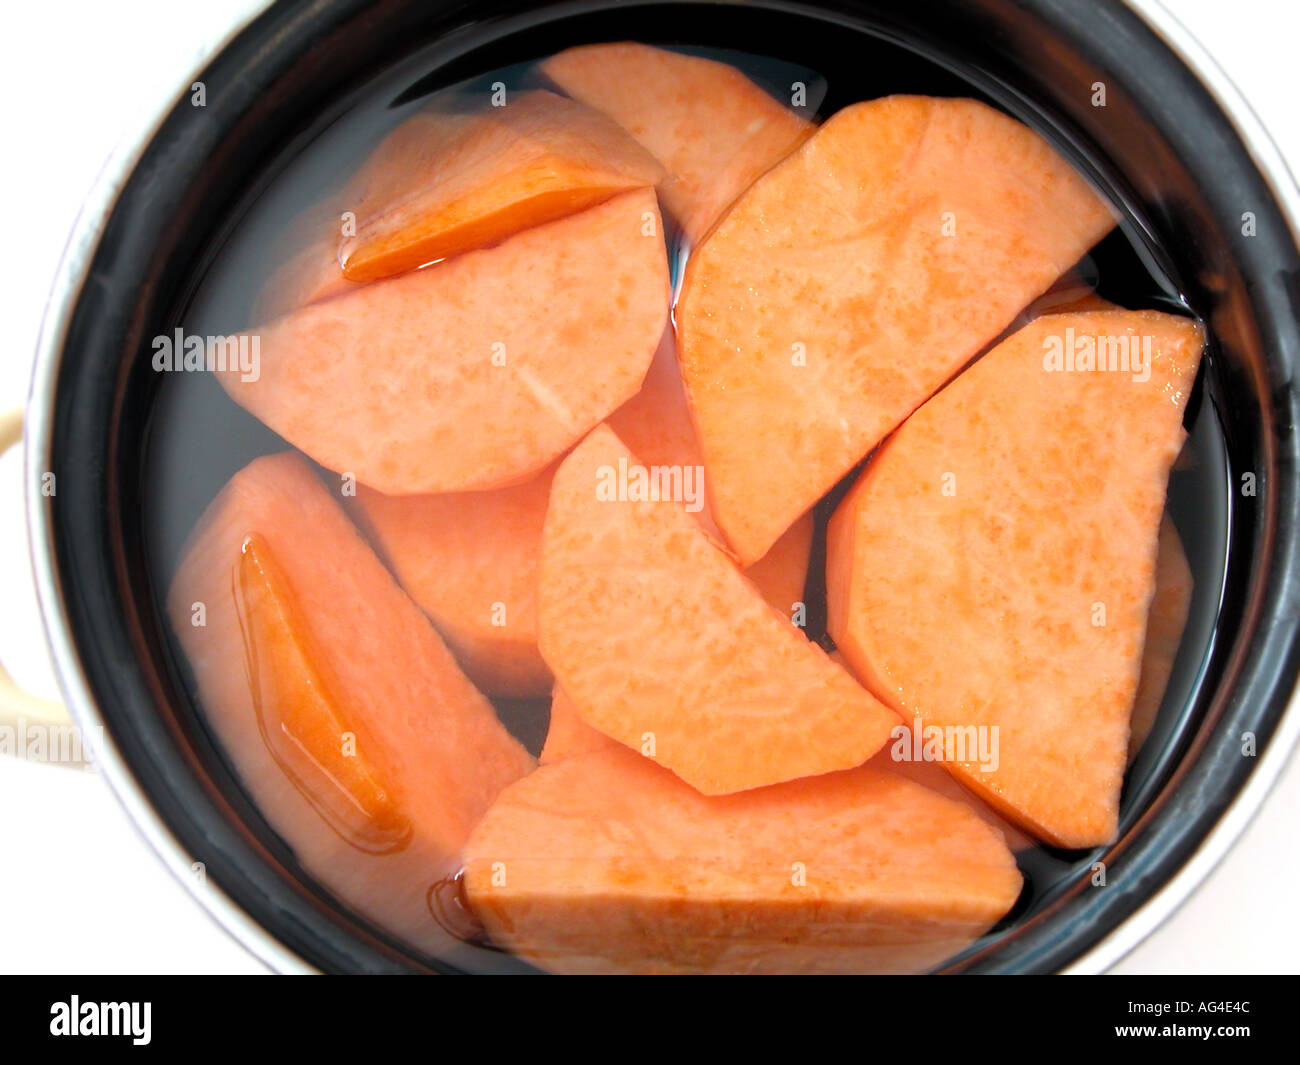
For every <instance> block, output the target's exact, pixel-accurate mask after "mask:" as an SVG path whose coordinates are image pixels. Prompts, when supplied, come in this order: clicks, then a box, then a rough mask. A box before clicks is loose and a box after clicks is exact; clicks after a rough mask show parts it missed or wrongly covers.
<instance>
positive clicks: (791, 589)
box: [606, 329, 814, 617]
mask: <svg viewBox="0 0 1300 1065" xmlns="http://www.w3.org/2000/svg"><path fill="white" fill-rule="evenodd" d="M606 424H608V425H609V427H610V428H611V429H613V430H614V432H615V434H616V435H617V436H618V438H619V439H620V440H622V441H623V443H624V444H626V445H627V447H628V449H629V450H630V451H631V452H632V454H634V455H636V456H637V457H638V458H639V459H640V460H641V461H642V462H644V463H645V464H647V465H650V466H676V467H679V468H681V469H683V470H685V469H687V468H694V469H697V470H699V471H702V472H703V477H702V478H699V479H698V480H697V487H698V488H699V489H700V490H701V497H700V500H699V504H700V509H699V510H697V511H694V513H695V516H696V518H698V519H699V521H700V524H701V525H703V526H704V528H705V530H706V531H707V532H708V533H709V535H710V536H712V537H713V538H714V539H715V540H718V541H721V540H722V532H721V530H719V529H718V526H717V523H716V522H715V521H714V520H713V514H712V512H711V511H710V509H709V506H708V499H707V481H708V470H707V469H706V468H705V466H704V455H703V453H702V452H701V451H700V440H699V437H698V435H696V432H695V425H694V423H693V422H692V421H691V409H690V404H689V403H688V402H687V400H686V389H685V388H684V387H683V386H682V377H681V373H680V371H679V370H678V368H677V346H676V343H675V340H674V335H673V331H672V330H671V329H669V330H667V331H665V333H664V339H663V341H662V343H661V344H660V346H659V350H658V351H657V352H656V353H655V358H654V361H653V362H652V363H651V364H650V370H649V372H648V373H647V374H646V376H645V381H644V382H643V383H642V385H641V390H640V391H639V392H637V394H636V395H635V396H633V397H632V398H631V399H629V400H628V401H627V402H626V403H624V404H623V405H622V406H621V407H619V408H618V410H616V411H615V412H614V413H613V414H611V415H610V416H609V419H608V421H607V423H606ZM813 524H814V523H813V516H812V513H811V511H810V512H809V513H807V514H805V515H804V516H803V517H802V518H800V519H799V520H798V521H796V522H795V523H794V524H793V525H791V526H790V528H789V529H787V530H786V531H785V533H784V534H782V536H781V538H780V539H779V540H777V542H776V543H775V544H773V545H772V548H771V550H769V551H768V552H767V554H766V555H764V556H763V557H762V558H760V559H759V560H758V561H757V562H755V563H753V564H752V565H751V566H749V567H748V568H747V569H746V570H745V576H747V577H748V578H749V579H750V580H751V581H753V582H754V583H755V584H756V585H758V589H759V591H761V592H762V593H763V598H764V599H766V600H767V601H768V602H769V603H771V604H772V605H773V606H774V607H776V609H777V610H779V611H781V613H783V614H785V615H786V616H787V617H789V616H790V615H791V611H792V607H793V606H794V604H795V603H796V602H798V601H800V600H801V599H802V598H803V589H804V584H805V583H806V581H807V577H808V559H809V556H810V555H811V553H812V540H813Z"/></svg>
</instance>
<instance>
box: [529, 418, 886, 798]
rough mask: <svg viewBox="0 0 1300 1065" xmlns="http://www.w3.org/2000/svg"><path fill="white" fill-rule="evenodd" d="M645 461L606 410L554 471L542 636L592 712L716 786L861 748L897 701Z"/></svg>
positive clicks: (733, 786)
mask: <svg viewBox="0 0 1300 1065" xmlns="http://www.w3.org/2000/svg"><path fill="white" fill-rule="evenodd" d="M638 471H640V473H641V474H644V473H647V472H648V468H647V467H644V466H641V464H640V463H638V461H637V459H636V457H635V456H634V455H632V453H631V452H630V451H628V449H627V448H626V447H625V446H624V445H623V444H622V442H621V441H620V440H619V439H618V437H617V436H616V435H615V434H614V433H613V431H612V430H610V429H609V428H608V427H606V426H600V427H599V428H597V429H595V430H594V431H593V432H592V433H591V434H590V435H589V436H588V437H587V438H586V440H584V441H583V442H582V443H581V444H579V445H578V447H577V448H575V449H574V450H573V452H572V453H571V454H570V455H568V457H566V458H565V459H564V461H563V462H561V464H560V468H559V470H558V471H557V472H556V474H555V478H554V480H553V481H552V483H551V500H550V506H549V508H548V510H547V513H546V524H545V528H544V532H543V539H542V562H541V568H540V571H539V579H538V645H539V647H540V648H541V652H542V657H543V658H544V659H545V660H546V662H547V664H548V665H549V666H550V667H551V671H552V672H553V673H554V674H555V678H556V682H557V684H559V686H560V687H561V688H563V689H564V691H565V693H566V694H567V695H568V696H569V697H570V698H571V699H572V700H573V702H574V705H575V706H576V707H577V710H578V713H579V715H580V716H581V717H582V719H583V720H584V721H585V722H586V723H587V724H589V725H592V726H593V727H595V728H597V729H599V730H600V731H602V732H604V733H605V734H607V735H609V736H611V737H612V738H614V739H616V740H618V741H619V742H620V743H623V744H625V745H626V746H629V747H632V748H634V749H636V750H639V751H641V752H642V753H643V754H645V755H647V756H648V757H651V758H653V759H654V760H655V761H657V762H659V763H661V764H663V765H665V766H667V767H668V768H670V769H672V770H673V772H675V773H677V774H678V775H679V776H680V777H682V779H684V780H686V781H687V782H688V783H690V784H691V785H693V786H694V787H696V788H698V789H699V790H700V791H702V792H705V793H707V794H721V793H727V792H733V791H740V790H743V789H746V788H756V787H761V786H763V785H765V784H773V783H777V782H779V781H782V780H790V779H793V778H795V777H801V776H808V775H810V774H814V773H827V772H830V771H832V770H835V769H845V768H848V767H851V766H855V765H859V764H861V763H862V762H864V761H865V760H866V759H867V758H868V757H870V756H871V755H872V754H873V753H875V751H876V750H878V749H879V748H880V746H881V745H882V744H884V742H885V740H886V739H887V737H888V735H889V730H890V727H891V726H892V725H893V724H895V723H896V721H897V717H896V716H895V715H894V713H893V712H892V711H890V710H888V709H887V708H886V707H884V706H883V705H881V704H880V703H879V702H878V701H877V700H876V699H874V698H872V697H871V696H870V695H868V694H867V692H866V691H864V690H863V689H862V688H861V687H860V686H859V685H858V684H857V682H856V681H854V680H853V679H852V677H850V676H849V674H848V673H846V672H845V671H844V670H843V669H841V668H840V667H839V666H837V665H836V664H835V663H833V662H831V661H830V660H829V659H828V658H827V657H826V655H825V653H824V652H823V651H822V650H821V649H820V648H819V647H817V646H816V645H815V644H813V643H811V642H810V641H808V640H807V639H805V638H804V636H803V635H802V633H800V632H799V631H798V630H796V629H795V628H794V627H793V626H791V625H790V624H789V622H788V620H787V619H786V618H784V617H783V616H781V615H779V614H778V613H777V612H776V611H774V610H773V608H772V607H771V606H769V605H768V604H767V603H766V602H764V600H763V598H762V596H761V595H760V593H759V592H758V590H757V589H756V588H755V586H754V585H753V584H752V583H750V582H749V581H748V580H746V579H745V577H744V575H743V574H742V573H741V572H740V571H739V570H738V569H737V568H736V566H735V564H734V563H733V562H732V560H731V559H730V558H728V557H727V555H726V554H725V553H723V552H722V551H721V550H719V549H718V548H717V547H715V546H714V545H713V544H712V543H711V542H710V541H709V539H708V537H707V535H706V534H705V533H704V531H703V530H702V529H701V528H700V526H699V524H698V523H697V522H695V521H694V520H693V519H692V517H691V516H690V515H689V514H688V513H687V512H686V510H685V509H684V508H683V507H682V505H681V504H680V503H677V502H673V501H672V500H671V498H668V499H667V500H663V497H664V496H667V495H669V493H668V492H666V491H662V490H661V491H659V492H658V495H659V496H660V498H661V501H654V500H653V499H652V498H640V497H639V495H638V494H637V493H636V492H635V491H634V490H633V485H634V483H636V481H637V479H638V476H639V474H638ZM642 483H644V481H643V482H642ZM656 483H660V482H656Z"/></svg>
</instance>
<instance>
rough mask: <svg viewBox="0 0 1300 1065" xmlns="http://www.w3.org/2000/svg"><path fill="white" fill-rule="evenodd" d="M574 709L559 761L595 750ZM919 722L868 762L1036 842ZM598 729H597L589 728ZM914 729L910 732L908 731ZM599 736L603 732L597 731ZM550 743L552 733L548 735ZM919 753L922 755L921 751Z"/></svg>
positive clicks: (1010, 837) (897, 733)
mask: <svg viewBox="0 0 1300 1065" xmlns="http://www.w3.org/2000/svg"><path fill="white" fill-rule="evenodd" d="M830 657H831V659H832V661H835V662H838V663H839V664H840V665H842V666H843V667H844V668H845V669H847V670H848V671H849V672H850V673H851V672H853V667H852V666H851V665H849V663H848V662H847V661H845V659H844V656H843V655H842V654H841V653H840V652H839V651H832V652H831V653H830ZM570 713H571V711H570V710H569V708H568V707H567V706H566V707H564V708H562V709H561V711H560V715H561V725H560V729H559V733H558V736H557V742H556V744H555V747H554V750H553V751H552V754H551V757H550V758H549V760H551V761H554V760H556V755H557V754H558V755H568V754H570V753H574V754H576V753H579V752H580V750H582V749H584V748H586V749H592V748H593V746H594V745H593V744H592V743H591V741H590V737H588V736H587V735H586V734H584V733H581V732H579V731H578V730H577V729H574V728H572V727H571V726H570V718H569V714H570ZM551 718H552V720H554V718H555V710H554V706H552V710H551ZM917 724H918V723H917V722H915V721H913V722H909V723H906V724H899V725H895V726H894V731H893V733H892V734H891V736H890V740H889V742H888V743H887V744H885V746H884V748H883V749H882V750H881V751H880V752H879V753H878V754H876V756H875V757H874V758H872V759H871V760H870V761H869V762H867V765H870V766H875V767H876V768H877V769H881V770H885V771H888V772H893V773H897V774H898V775H899V776H903V777H906V778H907V779H908V780H913V781H915V782H916V783H918V784H920V785H921V786H922V787H924V788H929V789H930V790H931V791H933V792H937V793H938V794H940V795H942V796H944V797H945V798H948V799H952V800H953V801H954V802H960V803H964V804H965V805H967V806H969V807H970V808H971V809H972V810H974V811H975V813H976V814H978V815H979V817H980V818H981V819H982V820H984V821H987V822H988V823H989V824H990V825H992V826H993V827H994V828H996V829H997V830H998V831H999V832H1001V833H1002V838H1003V839H1005V840H1006V841H1007V846H1008V847H1010V848H1011V849H1012V850H1013V851H1016V852H1017V853H1019V852H1020V851H1022V850H1025V849H1026V848H1028V847H1032V846H1034V844H1035V842H1036V841H1035V840H1034V839H1032V838H1031V837H1029V836H1027V835H1025V833H1023V832H1021V831H1020V829H1018V828H1017V827H1016V826H1015V825H1013V824H1012V823H1011V822H1010V821H1008V820H1006V818H1004V817H1001V816H1000V815H999V814H998V813H997V812H996V811H995V810H994V809H993V808H992V807H991V806H989V804H988V803H986V802H984V800H982V799H980V798H978V797H977V796H976V795H974V794H972V793H971V792H969V791H967V790H966V789H965V788H963V787H962V786H961V785H960V784H959V783H957V779H956V778H955V777H954V776H953V775H952V774H951V773H949V772H948V770H946V769H945V768H944V767H943V763H942V762H938V761H927V760H926V759H925V758H924V747H925V744H924V736H923V735H922V736H921V737H919V738H918V737H917V736H916V728H917ZM589 731H591V732H595V730H594V729H592V730H589ZM909 731H910V732H911V735H906V733H908V732H909ZM596 735H598V736H599V735H600V733H596ZM547 744H548V745H549V744H550V734H549V733H548V734H547ZM918 752H920V754H918ZM547 760H548V758H547V752H546V751H545V750H543V751H542V757H541V758H539V759H538V761H539V762H545V761H547Z"/></svg>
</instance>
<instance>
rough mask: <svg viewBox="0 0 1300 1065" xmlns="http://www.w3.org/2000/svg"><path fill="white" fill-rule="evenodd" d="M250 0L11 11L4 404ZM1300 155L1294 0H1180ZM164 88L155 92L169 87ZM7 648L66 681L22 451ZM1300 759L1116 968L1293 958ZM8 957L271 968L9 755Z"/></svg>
mask: <svg viewBox="0 0 1300 1065" xmlns="http://www.w3.org/2000/svg"><path fill="white" fill-rule="evenodd" d="M1077 2H1079V3H1086V2H1087V0H1077ZM240 6H241V2H240V0H202V2H198V0H115V2H114V3H111V4H106V3H103V2H101V0H44V2H42V3H37V4H30V3H29V4H20V5H19V4H15V5H10V6H9V8H8V9H7V11H6V26H5V30H6V40H7V42H8V47H7V48H6V50H5V62H4V63H3V64H0V101H3V104H0V107H2V108H3V118H4V126H3V130H4V158H5V165H4V166H3V167H0V213H2V214H3V220H4V225H3V232H4V234H5V237H6V241H5V243H4V245H3V248H2V250H0V299H2V300H3V309H4V318H3V320H4V321H5V322H6V323H8V324H7V326H6V330H7V333H6V335H5V336H4V339H5V342H6V343H5V346H4V349H3V350H2V351H0V408H3V407H7V406H15V405H18V404H19V403H20V402H21V401H22V399H23V398H24V396H25V394H26V389H27V378H28V373H29V361H30V358H31V352H32V351H33V349H34V346H35V343H36V336H37V331H38V327H39V323H40V316H41V312H42V308H43V305H44V301H45V296H46V292H47V289H48V286H49V282H50V278H51V277H52V275H53V273H54V270H55V266H56V264H57V261H58V258H59V255H60V253H61V251H62V246H63V242H64V239H65V237H66V235H67V233H68V231H69V229H70V227H71V225H72V222H73V220H74V218H75V216H76V212H77V210H78V207H79V205H80V202H81V199H82V196H83V195H84V193H85V191H86V189H87V188H88V187H89V185H90V184H91V182H92V181H93V179H94V177H95V175H96V173H97V171H98V169H99V167H100V165H101V162H102V161H103V159H104V158H105V156H106V155H107V154H108V152H109V151H110V150H111V149H112V148H113V146H114V144H115V143H116V141H117V139H118V136H119V135H120V134H121V133H122V132H124V131H125V130H126V129H127V128H128V126H130V125H131V122H132V119H133V117H135V116H138V115H139V114H140V113H141V109H142V108H152V107H153V105H154V101H156V100H157V99H159V98H162V97H166V96H167V95H170V94H171V93H172V92H174V91H175V90H177V89H178V88H179V87H180V85H181V83H182V79H183V78H184V77H185V74H186V73H187V72H188V71H189V70H190V69H191V67H192V66H193V60H194V58H195V57H196V55H197V54H198V51H199V49H200V46H201V43H202V42H203V41H204V40H205V39H206V38H208V37H209V36H211V35H212V34H214V33H219V32H220V31H221V29H222V28H223V27H225V26H227V25H229V22H230V19H231V16H232V12H233V11H235V10H237V9H238V8H239V7H240ZM1168 6H1169V7H1170V8H1171V9H1172V10H1173V11H1174V12H1175V13H1176V14H1177V15H1178V16H1179V17H1180V18H1181V19H1182V20H1183V21H1184V23H1185V24H1186V25H1187V26H1188V27H1189V28H1190V29H1191V30H1192V31H1193V32H1194V33H1195V34H1196V35H1197V36H1198V37H1199V38H1200V39H1201V40H1202V41H1203V42H1206V43H1207V44H1208V45H1209V47H1210V48H1211V50H1212V51H1213V52H1214V53H1215V54H1216V56H1217V57H1218V59H1219V61H1220V63H1221V64H1222V65H1223V66H1224V67H1225V68H1226V70H1227V72H1228V73H1229V75H1230V76H1231V77H1232V78H1233V79H1234V80H1235V81H1236V82H1237V84H1238V86H1239V87H1240V88H1241V89H1242V90H1243V91H1244V93H1245V94H1246V96H1247V97H1248V98H1249V99H1250V100H1251V102H1252V103H1253V105H1254V106H1255V108H1256V110H1257V111H1258V112H1259V113H1260V115H1261V117H1262V118H1263V119H1264V122H1265V124H1266V125H1267V126H1268V127H1269V128H1270V129H1271V131H1272V133H1273V135H1274V137H1275V138H1276V139H1277V140H1278V142H1279V143H1280V144H1281V146H1282V148H1283V151H1284V152H1285V153H1286V154H1287V155H1288V157H1289V159H1290V161H1291V166H1292V169H1293V170H1300V116H1298V115H1297V108H1296V89H1295V69H1294V67H1293V66H1292V62H1293V57H1292V52H1293V46H1294V41H1295V31H1296V30H1297V29H1300V18H1298V17H1297V14H1296V11H1297V8H1300V5H1297V4H1296V3H1295V2H1294V0H1232V2H1231V3H1224V2H1222V0H1168ZM160 93H161V94H162V97H160V95H159V94H160ZM0 500H2V501H3V507H2V509H0V588H2V589H3V596H2V598H0V656H2V657H3V660H4V662H5V664H6V666H7V667H8V668H9V669H10V671H11V672H13V673H14V674H15V676H17V677H18V678H19V679H20V680H21V681H23V682H25V683H26V684H27V685H28V686H29V687H30V688H31V689H33V690H35V691H37V692H39V693H43V694H48V695H51V696H53V695H54V694H55V693H56V690H57V689H56V685H55V683H54V680H53V675H52V672H51V669H50V667H49V664H48V660H47V658H46V653H45V649H44V645H43V642H42V639H41V635H40V631H39V622H38V620H37V618H38V613H37V610H36V605H35V596H34V593H33V591H32V589H31V582H30V576H29V574H28V571H27V558H26V547H25V541H24V536H23V533H22V529H21V500H20V486H19V473H18V462H17V456H16V454H14V453H11V454H10V455H8V456H6V457H5V458H4V459H3V460H0ZM1298 808H1300V763H1297V762H1295V761H1293V763H1292V765H1291V767H1290V769H1289V771H1288V773H1287V774H1286V775H1285V777H1284V778H1283V780H1282V781H1281V783H1280V784H1279V785H1278V787H1277V788H1276V789H1275V791H1274V793H1273V794H1272V796H1271V797H1270V799H1269V801H1268V803H1267V805H1266V806H1265V808H1264V810H1263V811H1262V813H1261V814H1260V816H1259V817H1258V818H1257V819H1256V821H1255V822H1254V823H1253V824H1252V826H1251V828H1250V829H1249V830H1248V832H1247V833H1246V835H1245V836H1244V837H1243V838H1242V839H1241V841H1240V842H1239V843H1238V845H1237V847H1236V848H1235V849H1234V850H1233V852H1232V853H1231V854H1230V855H1229V856H1228V858H1227V859H1226V860H1225V862H1224V863H1223V864H1222V865H1221V866H1220V868H1219V869H1218V870H1217V871H1216V872H1215V873H1214V874H1213V876H1212V877H1211V878H1210V880H1209V881H1208V882H1207V883H1206V884H1205V885H1204V886H1203V887H1202V888H1201V889H1200V890H1199V892H1198V893H1197V894H1196V895H1195V896H1194V897H1193V898H1192V899H1191V900H1190V901H1189V902H1188V903H1187V904H1186V905H1185V906H1184V907H1183V908H1182V909H1181V910H1180V911H1179V912H1178V913H1177V914H1175V915H1174V916H1173V917H1172V918H1171V919H1170V920H1169V921H1168V922H1166V924H1165V925H1164V926H1163V927H1162V928H1161V929H1160V930H1159V931H1157V932H1156V933H1155V934H1154V935H1153V936H1151V937H1150V938H1149V939H1148V940H1147V941H1146V942H1145V943H1143V944H1142V945H1141V946H1140V947H1138V948H1137V949H1136V950H1135V951H1134V952H1133V953H1132V954H1130V955H1129V956H1128V958H1126V959H1125V960H1124V961H1123V962H1122V963H1121V964H1120V966H1119V967H1118V970H1117V971H1121V972H1156V973H1180V972H1234V973H1235V972H1295V971H1296V969H1297V965H1296V954H1297V951H1298V950H1300V907H1297V906H1296V905H1295V896H1296V894H1297V890H1298V889H1300V852H1298V851H1297V848H1296V847H1295V839H1296V833H1295V820H1294V819H1295V815H1296V811H1297V809H1298ZM0 971H5V972H76V973H99V972H104V973H117V972H168V973H171V972H175V973H190V972H196V973H198V972H222V973H259V972H264V971H265V970H264V969H263V967H262V966H261V964H260V963H259V962H257V961H256V960H255V959H253V958H252V957H251V956H250V955H248V954H247V953H245V952H244V950H243V949H242V948H241V947H240V946H238V945H237V944H236V943H235V942H234V940H232V939H230V938H229V937H228V936H226V934H225V933H224V932H223V931H222V930H221V929H220V928H218V927H217V926H216V924H215V923H214V922H213V921H212V920H211V919H210V918H208V917H207V916H206V914H205V913H204V911H203V910H202V909H201V908H200V907H199V906H198V904H197V903H195V902H194V901H193V900H191V898H190V897H189V895H188V894H186V893H185V891H184V890H183V889H182V888H181V886H180V885H179V884H178V883H176V882H174V881H173V880H172V878H171V876H170V874H169V873H167V872H166V871H165V870H164V868H163V866H162V865H161V863H160V862H159V861H158V860H157V859H156V858H155V857H154V855H153V854H152V853H151V852H150V851H149V849H148V848H147V847H146V846H145V844H144V843H142V842H141V841H140V840H139V839H138V838H137V836H136V835H135V833H134V831H133V829H132V828H131V825H130V824H129V823H128V821H127V819H126V817H125V815H124V814H123V813H122V812H121V810H120V809H119V808H118V806H117V805H116V802H115V801H114V799H113V797H112V796H111V794H110V793H109V791H108V789H107V787H106V786H105V784H104V783H103V782H102V781H101V780H100V779H99V778H98V777H97V776H95V775H94V774H91V773H76V772H71V771H67V770H63V769H57V768H53V767H46V766H39V765H30V764H25V763H20V762H18V761H15V760H13V759H0Z"/></svg>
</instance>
